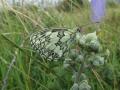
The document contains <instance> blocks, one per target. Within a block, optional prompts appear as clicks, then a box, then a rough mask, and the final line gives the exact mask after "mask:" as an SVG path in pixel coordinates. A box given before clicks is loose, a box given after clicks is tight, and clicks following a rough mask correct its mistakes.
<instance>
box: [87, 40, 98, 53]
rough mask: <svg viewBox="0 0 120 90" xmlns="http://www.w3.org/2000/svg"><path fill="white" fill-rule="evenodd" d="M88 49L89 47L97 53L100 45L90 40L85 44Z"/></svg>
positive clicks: (96, 41)
mask: <svg viewBox="0 0 120 90" xmlns="http://www.w3.org/2000/svg"><path fill="white" fill-rule="evenodd" d="M87 46H88V47H90V48H91V49H92V50H93V51H99V49H100V43H99V42H98V40H92V41H91V42H89V43H88V44H87Z"/></svg>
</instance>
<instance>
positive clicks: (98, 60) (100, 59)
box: [93, 56, 104, 66]
mask: <svg viewBox="0 0 120 90" xmlns="http://www.w3.org/2000/svg"><path fill="white" fill-rule="evenodd" d="M93 65H94V66H100V65H104V57H101V56H96V57H95V58H94V60H93Z"/></svg>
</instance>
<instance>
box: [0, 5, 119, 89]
mask: <svg viewBox="0 0 120 90" xmlns="http://www.w3.org/2000/svg"><path fill="white" fill-rule="evenodd" d="M119 9H120V6H116V7H114V8H113V7H112V8H111V7H108V10H107V15H106V19H105V21H104V22H103V23H101V30H102V31H101V33H100V35H99V37H100V38H101V42H102V44H103V45H104V47H105V48H106V47H107V48H109V49H110V57H109V59H108V61H107V63H106V65H104V66H102V67H101V68H100V69H98V68H95V69H94V70H91V69H90V70H89V71H85V72H86V73H87V74H88V76H89V77H88V78H89V82H90V85H91V86H92V90H103V89H104V90H120V86H119V84H120V58H119V57H120V42H119V40H120V37H119V34H120V11H119ZM88 22H89V11H88V8H86V7H85V8H82V9H75V10H73V11H72V12H64V11H60V12H59V11H58V10H56V9H53V8H51V9H49V10H43V9H38V8H37V7H35V6H27V7H24V8H23V7H22V8H21V7H16V6H15V7H13V8H10V7H8V6H4V8H3V10H2V11H1V12H0V88H1V89H4V90H5V89H6V90H69V89H70V87H71V85H72V80H71V79H70V78H71V75H72V74H71V72H70V71H69V70H64V69H63V67H62V62H61V61H59V62H48V61H44V60H41V59H40V58H39V57H38V56H36V55H35V54H34V53H32V50H31V48H30V46H29V40H28V38H29V35H30V34H31V33H32V32H35V31H38V30H42V28H55V27H66V28H73V27H76V26H80V25H84V24H86V23H88ZM93 29H94V26H88V27H86V28H85V29H84V30H87V31H89V32H92V31H93ZM11 61H13V63H11Z"/></svg>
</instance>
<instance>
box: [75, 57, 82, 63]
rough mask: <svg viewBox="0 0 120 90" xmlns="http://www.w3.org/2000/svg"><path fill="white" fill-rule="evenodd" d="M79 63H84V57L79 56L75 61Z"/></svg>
mask: <svg viewBox="0 0 120 90" xmlns="http://www.w3.org/2000/svg"><path fill="white" fill-rule="evenodd" d="M75 60H76V61H77V62H82V61H83V60H84V57H83V55H78V56H77V58H76V59H75Z"/></svg>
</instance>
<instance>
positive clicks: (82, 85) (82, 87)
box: [79, 80, 91, 90]
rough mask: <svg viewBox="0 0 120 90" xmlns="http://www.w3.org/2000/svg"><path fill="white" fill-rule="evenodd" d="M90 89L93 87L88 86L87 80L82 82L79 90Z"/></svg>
mask: <svg viewBox="0 0 120 90" xmlns="http://www.w3.org/2000/svg"><path fill="white" fill-rule="evenodd" d="M90 89H91V86H90V85H88V82H87V80H84V81H82V82H80V85H79V90H90Z"/></svg>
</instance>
